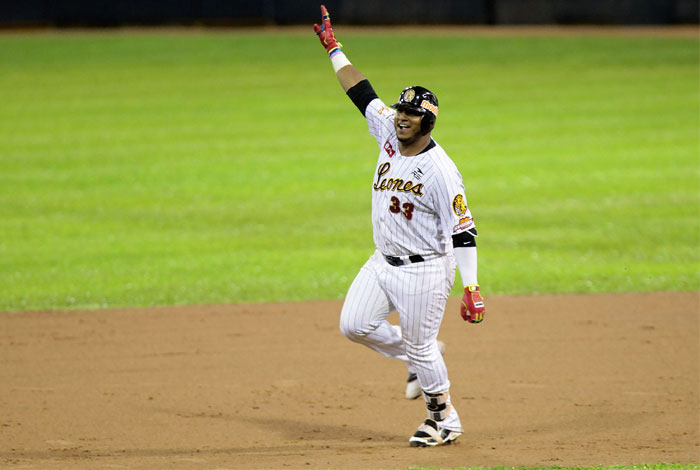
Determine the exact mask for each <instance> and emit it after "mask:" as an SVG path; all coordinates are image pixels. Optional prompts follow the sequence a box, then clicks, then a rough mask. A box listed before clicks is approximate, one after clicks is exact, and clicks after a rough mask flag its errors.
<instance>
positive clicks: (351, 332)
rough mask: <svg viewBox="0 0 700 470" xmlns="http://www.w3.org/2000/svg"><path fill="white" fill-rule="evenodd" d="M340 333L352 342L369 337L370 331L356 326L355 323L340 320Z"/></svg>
mask: <svg viewBox="0 0 700 470" xmlns="http://www.w3.org/2000/svg"><path fill="white" fill-rule="evenodd" d="M340 332H341V333H342V334H343V336H345V337H346V338H348V339H349V340H351V341H358V340H360V339H361V338H364V337H365V336H367V334H368V331H366V330H365V329H363V328H362V327H361V326H359V325H356V324H355V322H353V321H348V320H344V319H342V318H341V320H340Z"/></svg>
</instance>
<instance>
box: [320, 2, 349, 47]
mask: <svg viewBox="0 0 700 470" xmlns="http://www.w3.org/2000/svg"><path fill="white" fill-rule="evenodd" d="M314 32H315V33H316V35H317V36H318V38H319V39H320V40H321V44H322V45H323V47H325V48H326V52H328V54H331V53H332V52H333V51H334V50H336V49H340V48H341V47H343V45H342V44H340V43H339V42H338V40H337V39H336V38H335V34H334V33H333V27H332V26H331V16H330V15H329V14H328V10H326V6H325V5H321V26H319V25H317V24H315V25H314Z"/></svg>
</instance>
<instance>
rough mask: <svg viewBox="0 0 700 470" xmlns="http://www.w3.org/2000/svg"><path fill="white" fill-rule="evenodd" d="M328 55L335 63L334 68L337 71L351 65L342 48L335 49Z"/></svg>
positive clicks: (333, 63)
mask: <svg viewBox="0 0 700 470" xmlns="http://www.w3.org/2000/svg"><path fill="white" fill-rule="evenodd" d="M328 56H329V57H330V58H331V65H333V70H334V71H335V72H336V73H337V72H338V70H340V69H342V68H343V67H345V66H347V65H351V64H350V61H349V60H348V58H347V57H345V53H343V50H342V49H341V48H339V47H338V48H336V49H333V50H332V51H331V52H330V53H329V54H328Z"/></svg>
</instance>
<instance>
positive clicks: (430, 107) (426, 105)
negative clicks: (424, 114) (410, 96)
mask: <svg viewBox="0 0 700 470" xmlns="http://www.w3.org/2000/svg"><path fill="white" fill-rule="evenodd" d="M420 107H421V108H425V109H427V110H428V111H430V112H431V113H433V114H434V115H435V117H437V115H438V107H437V106H435V105H434V104H432V103H428V100H423V102H422V103H421V104H420Z"/></svg>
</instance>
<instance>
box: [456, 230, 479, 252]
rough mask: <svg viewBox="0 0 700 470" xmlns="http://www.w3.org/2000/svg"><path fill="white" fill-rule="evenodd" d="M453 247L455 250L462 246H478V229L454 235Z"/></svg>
mask: <svg viewBox="0 0 700 470" xmlns="http://www.w3.org/2000/svg"><path fill="white" fill-rule="evenodd" d="M452 245H453V246H454V247H455V248H459V247H462V246H476V227H474V228H471V229H469V230H467V231H465V232H460V233H458V234H457V235H452Z"/></svg>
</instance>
